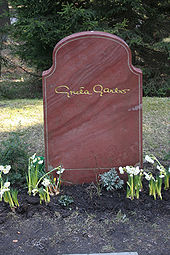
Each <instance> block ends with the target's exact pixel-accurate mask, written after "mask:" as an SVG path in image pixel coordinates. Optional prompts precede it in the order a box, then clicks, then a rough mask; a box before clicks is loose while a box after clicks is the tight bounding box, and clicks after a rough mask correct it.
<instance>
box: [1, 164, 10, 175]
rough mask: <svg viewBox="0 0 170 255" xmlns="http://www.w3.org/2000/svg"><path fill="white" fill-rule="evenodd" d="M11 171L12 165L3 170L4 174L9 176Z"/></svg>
mask: <svg viewBox="0 0 170 255" xmlns="http://www.w3.org/2000/svg"><path fill="white" fill-rule="evenodd" d="M10 169H11V166H10V165H8V166H5V167H4V169H3V173H4V174H8V173H9V171H10Z"/></svg>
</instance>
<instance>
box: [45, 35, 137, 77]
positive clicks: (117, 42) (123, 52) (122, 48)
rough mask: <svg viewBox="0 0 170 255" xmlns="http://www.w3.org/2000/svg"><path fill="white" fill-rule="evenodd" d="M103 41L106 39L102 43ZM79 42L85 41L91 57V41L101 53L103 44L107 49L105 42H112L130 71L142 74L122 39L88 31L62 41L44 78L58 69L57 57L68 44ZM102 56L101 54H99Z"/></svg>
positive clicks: (87, 51) (58, 44)
mask: <svg viewBox="0 0 170 255" xmlns="http://www.w3.org/2000/svg"><path fill="white" fill-rule="evenodd" d="M102 39H105V40H103V41H102ZM78 40H83V42H84V43H85V47H86V48H87V49H86V54H87V55H88V54H89V55H91V47H90V44H91V41H92V40H93V41H94V40H95V43H96V45H95V48H96V51H97V50H98V47H99V50H100V51H101V47H102V44H103V47H105V43H104V41H105V42H106V41H110V42H112V46H113V45H114V46H115V47H116V46H117V51H119V53H118V52H116V50H115V53H116V56H118V55H119V56H120V57H121V58H122V57H123V56H125V58H126V59H125V61H126V63H127V66H128V68H129V69H130V71H131V72H132V73H134V74H137V75H139V74H142V72H141V70H140V69H138V68H136V67H134V66H133V65H132V57H131V50H130V48H129V46H128V45H127V43H126V42H125V41H124V40H123V39H121V38H120V37H118V36H116V35H113V34H110V33H106V32H100V31H86V32H79V33H75V34H72V35H69V36H67V37H65V38H63V39H62V40H60V41H59V42H58V43H57V44H56V46H55V48H54V50H53V64H52V66H51V67H50V68H49V69H48V70H46V71H44V72H43V76H44V77H48V76H51V75H52V74H53V73H54V72H55V70H56V68H57V65H58V62H57V61H58V60H57V55H58V53H59V51H60V50H61V49H64V48H65V47H67V46H68V44H70V43H73V42H75V41H78ZM87 40H88V42H89V46H88V44H87V43H86V42H87ZM88 47H89V50H88ZM107 47H108V50H109V46H107ZM110 47H111V44H110ZM111 50H112V51H113V48H111ZM99 54H100V53H99Z"/></svg>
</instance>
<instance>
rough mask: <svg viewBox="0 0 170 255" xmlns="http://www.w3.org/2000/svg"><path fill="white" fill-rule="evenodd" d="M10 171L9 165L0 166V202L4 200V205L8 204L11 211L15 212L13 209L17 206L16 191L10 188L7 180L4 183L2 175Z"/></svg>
mask: <svg viewBox="0 0 170 255" xmlns="http://www.w3.org/2000/svg"><path fill="white" fill-rule="evenodd" d="M10 169H11V166H10V165H6V166H2V165H1V166H0V201H2V200H4V202H5V203H9V205H10V207H11V209H12V210H15V207H17V206H19V203H18V198H17V194H18V191H17V190H16V189H11V188H10V182H9V181H8V178H7V179H6V180H5V181H4V179H5V178H4V177H3V175H6V174H8V173H9V171H10Z"/></svg>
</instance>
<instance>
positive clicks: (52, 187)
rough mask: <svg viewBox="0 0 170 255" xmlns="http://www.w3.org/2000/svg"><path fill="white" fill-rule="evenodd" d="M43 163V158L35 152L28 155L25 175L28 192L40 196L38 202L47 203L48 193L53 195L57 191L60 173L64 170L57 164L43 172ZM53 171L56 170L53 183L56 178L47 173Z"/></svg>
mask: <svg viewBox="0 0 170 255" xmlns="http://www.w3.org/2000/svg"><path fill="white" fill-rule="evenodd" d="M43 163H44V161H43V158H42V157H37V156H36V154H34V155H33V156H32V157H30V158H29V164H28V175H27V177H26V179H27V186H28V194H29V195H31V194H33V196H35V195H36V194H38V195H39V198H40V204H41V203H42V201H45V202H46V203H49V202H50V194H51V195H53V194H58V193H59V189H60V185H61V175H62V173H63V172H64V168H62V167H61V166H58V167H56V168H54V169H52V170H51V171H49V172H47V173H44V172H42V171H41V170H42V168H41V167H42V165H43ZM54 171H56V173H57V174H58V179H57V183H55V182H56V178H54V179H53V180H52V179H51V178H50V177H49V174H50V173H52V172H54Z"/></svg>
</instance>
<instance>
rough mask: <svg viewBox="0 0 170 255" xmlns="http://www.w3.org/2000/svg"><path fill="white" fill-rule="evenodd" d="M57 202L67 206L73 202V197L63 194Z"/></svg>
mask: <svg viewBox="0 0 170 255" xmlns="http://www.w3.org/2000/svg"><path fill="white" fill-rule="evenodd" d="M58 201H59V203H60V204H61V205H63V206H65V207H67V206H69V205H70V204H71V203H73V202H74V200H73V198H72V197H70V196H67V195H63V196H61V197H60V198H59V200H58Z"/></svg>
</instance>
